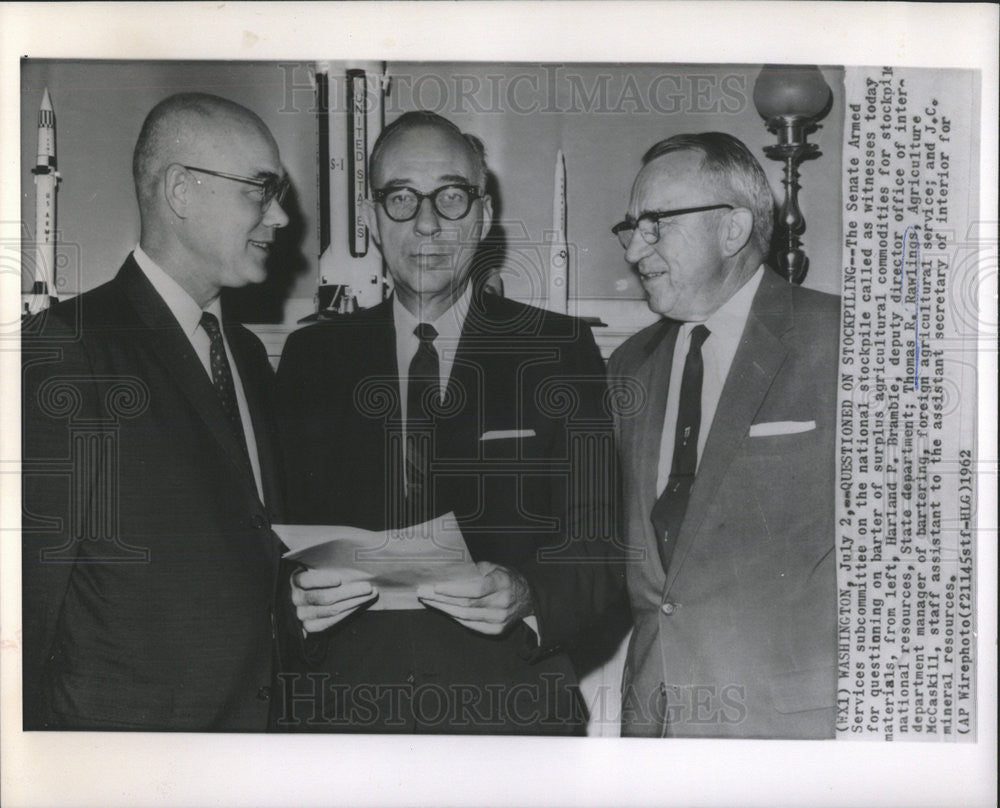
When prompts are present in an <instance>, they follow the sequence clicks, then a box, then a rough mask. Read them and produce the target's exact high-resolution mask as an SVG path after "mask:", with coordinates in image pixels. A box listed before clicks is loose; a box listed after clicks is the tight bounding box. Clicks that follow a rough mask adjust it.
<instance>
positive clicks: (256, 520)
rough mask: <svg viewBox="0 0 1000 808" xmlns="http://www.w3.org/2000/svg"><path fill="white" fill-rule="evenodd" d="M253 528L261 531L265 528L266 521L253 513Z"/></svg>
mask: <svg viewBox="0 0 1000 808" xmlns="http://www.w3.org/2000/svg"><path fill="white" fill-rule="evenodd" d="M253 526H254V527H255V528H257V530H261V529H263V528H265V527H267V520H266V519H265V518H264V517H263V516H261V515H260V514H259V513H255V514H254V515H253Z"/></svg>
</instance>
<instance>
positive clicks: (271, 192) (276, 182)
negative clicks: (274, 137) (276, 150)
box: [182, 166, 291, 211]
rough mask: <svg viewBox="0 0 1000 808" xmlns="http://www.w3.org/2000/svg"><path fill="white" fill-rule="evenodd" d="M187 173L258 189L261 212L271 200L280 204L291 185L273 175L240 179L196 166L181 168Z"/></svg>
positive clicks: (286, 179) (284, 178) (287, 181)
mask: <svg viewBox="0 0 1000 808" xmlns="http://www.w3.org/2000/svg"><path fill="white" fill-rule="evenodd" d="M182 167H183V168H186V169H187V170H188V171H197V172H198V173H199V174H208V175H210V176H212V177H221V178H222V179H224V180H233V181H234V182H244V183H246V184H247V185H253V186H255V187H256V188H259V189H260V199H258V200H257V201H258V202H260V209H261V210H262V211H264V210H267V206H268V205H270V204H271V200H272V199H277V200H278V204H279V205H280V204H281V203H282V200H284V198H285V194H286V193H287V192H288V187H289V185H291V183H290V182H289V180H288V177H279V176H277V175H275V174H267V175H265V176H263V177H241V176H240V175H239V174H227V173H226V172H225V171H212V170H211V169H208V168H197V167H196V166H182Z"/></svg>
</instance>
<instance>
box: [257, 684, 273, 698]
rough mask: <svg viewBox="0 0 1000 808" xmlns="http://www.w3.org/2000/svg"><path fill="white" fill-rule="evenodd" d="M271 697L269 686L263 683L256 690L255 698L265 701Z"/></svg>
mask: <svg viewBox="0 0 1000 808" xmlns="http://www.w3.org/2000/svg"><path fill="white" fill-rule="evenodd" d="M270 698H271V688H270V687H268V686H267V685H264V686H263V687H262V688H261V689H260V690H258V691H257V699H258V700H259V701H267V700H268V699H270Z"/></svg>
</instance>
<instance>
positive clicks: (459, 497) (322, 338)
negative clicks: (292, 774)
mask: <svg viewBox="0 0 1000 808" xmlns="http://www.w3.org/2000/svg"><path fill="white" fill-rule="evenodd" d="M371 176H372V178H373V186H374V189H375V190H374V193H373V197H374V199H373V200H372V201H369V202H368V203H367V204H366V215H367V221H368V225H369V228H370V230H371V233H372V237H373V239H374V240H375V243H376V244H377V245H378V247H379V249H380V251H381V253H382V255H383V257H384V259H385V262H386V265H387V267H388V270H389V273H390V275H391V277H392V279H393V282H394V287H395V292H394V295H393V297H392V299H390V300H387V301H386V302H384V303H382V304H380V305H378V306H375V307H374V308H372V309H369V310H366V311H361V312H358V313H357V314H354V315H349V316H346V317H343V318H340V319H338V320H335V321H332V322H328V323H321V324H318V325H315V326H312V327H309V328H307V329H304V330H302V331H299V332H297V333H295V334H293V335H292V336H291V337H290V338H289V340H288V343H287V346H286V348H285V351H284V354H283V356H282V360H281V364H280V367H279V371H278V384H279V410H280V417H281V421H282V433H283V438H284V440H283V445H284V450H285V453H286V460H287V464H288V469H289V486H288V488H289V495H290V500H289V512H290V515H291V517H292V518H293V519H294V520H295V521H297V522H300V523H306V524H349V525H356V526H360V527H363V528H368V529H373V530H383V529H387V528H393V527H400V526H405V525H408V524H414V523H419V522H422V521H424V520H426V519H428V518H431V517H434V516H438V515H442V514H446V513H449V512H451V513H454V514H455V516H456V517H457V520H458V524H459V526H460V528H461V530H462V533H463V535H464V538H465V541H466V544H467V546H468V548H469V551H470V553H471V556H472V559H473V560H474V561H475V562H476V567H477V569H478V573H479V574H478V575H477V576H475V577H474V578H472V579H463V580H448V579H443V580H441V581H439V582H437V583H436V585H435V586H434V587H433V588H431V589H430V590H423V591H421V592H420V594H421V603H422V605H423V608H421V609H418V610H409V611H405V610H401V611H390V610H380V609H379V603H378V598H379V593H378V591H377V590H376V588H375V587H373V586H372V585H371V584H370V583H369V582H368V581H358V580H357V576H356V575H353V574H352V572H351V571H350V570H300V571H297V572H295V573H294V574H293V575H292V576H291V582H292V586H291V590H292V592H291V596H292V598H293V601H294V603H295V605H296V607H297V614H298V617H299V619H300V620H301V622H302V626H303V627H304V630H305V631H306V632H307V633H308V635H309V636H308V637H307V639H306V641H305V656H306V659H307V664H305V665H304V666H303V668H302V671H301V672H302V673H305V674H308V675H290V676H288V677H286V684H287V685H288V687H287V688H286V691H285V705H284V706H285V709H284V710H283V711H282V717H281V718H279V724H282V725H284V726H287V727H290V728H292V729H299V730H329V731H338V730H340V731H353V732H359V731H360V732H451V733H494V734H496V733H543V734H574V733H579V732H581V731H582V729H583V725H584V720H585V718H584V713H583V711H582V710H581V709H580V705H579V703H578V695H577V692H576V684H577V683H576V678H575V674H574V671H573V669H572V667H571V665H570V663H569V660H568V658H567V656H566V655H565V653H564V649H565V648H566V647H567V645H569V644H570V643H571V642H573V640H574V639H575V638H577V637H578V636H579V635H580V633H581V632H582V631H584V630H585V628H586V627H587V626H588V625H590V624H591V623H592V622H593V621H594V620H595V619H596V618H597V616H598V615H599V614H600V613H601V611H602V610H603V609H604V607H605V605H606V604H608V603H609V602H610V601H611V600H612V599H613V598H614V596H615V594H616V592H617V591H619V589H620V586H621V579H622V565H621V564H620V563H619V564H616V563H615V561H616V559H617V558H618V553H617V550H616V547H615V543H614V525H613V523H612V522H613V519H612V516H613V514H612V509H611V508H612V505H611V499H612V496H613V491H614V470H613V469H614V463H613V461H614V458H613V450H612V448H611V447H612V434H611V422H610V417H609V416H607V415H606V405H605V393H606V387H605V375H604V367H603V364H602V361H601V357H600V355H599V353H598V350H597V347H596V345H595V343H594V339H593V336H592V334H591V333H590V330H589V328H588V327H587V326H586V325H585V324H583V323H582V322H581V321H579V320H576V319H574V318H569V317H565V316H560V315H555V314H551V313H549V312H545V311H542V310H541V309H537V308H534V307H531V306H526V305H523V304H520V303H515V302H512V301H508V300H504V299H502V298H499V297H496V296H494V295H492V294H489V293H483V294H475V293H474V292H473V288H472V285H471V284H470V283H469V277H470V271H471V269H472V266H473V263H474V261H473V259H474V255H475V252H476V248H477V247H478V245H479V243H480V241H481V240H482V239H483V237H484V235H485V234H486V231H487V229H488V228H489V226H490V223H491V219H492V200H491V198H490V196H489V195H487V194H486V193H485V182H486V166H485V160H484V154H483V147H482V144H481V143H480V142H479V141H478V139H476V138H474V137H472V136H469V135H465V134H463V133H462V132H461V131H460V130H459V129H458V128H457V127H455V126H454V124H452V123H451V122H449V121H447V120H446V119H444V118H442V117H440V116H438V115H435V114H433V113H427V112H413V113H407V114H406V115H403V116H402V117H400V118H399V119H397V120H396V121H395V122H393V123H392V124H391V125H389V126H388V127H386V129H385V130H384V131H383V132H382V134H381V135H380V136H379V138H378V140H377V142H376V143H375V146H374V148H373V151H372V156H371Z"/></svg>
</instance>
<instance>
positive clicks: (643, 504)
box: [622, 320, 680, 563]
mask: <svg viewBox="0 0 1000 808" xmlns="http://www.w3.org/2000/svg"><path fill="white" fill-rule="evenodd" d="M679 330H680V328H679V324H678V323H676V322H674V321H672V320H666V321H664V323H663V325H662V327H661V328H660V329H659V330H658V331H657V332H656V333H655V334H654V335H653V336H652V337H651V338H650V341H649V343H648V344H647V346H646V349H645V350H646V359H645V361H644V362H643V363H642V364H640V365H639V367H638V368H637V369H636V372H635V381H636V382H638V383H639V384H640V385H641V386H642V389H643V390H644V391H646V393H647V396H648V398H647V399H646V406H645V407H644V408H643V409H642V411H641V413H640V415H639V416H638V417H637V418H636V419H635V420H634V421H632V420H631V419H629V420H626V422H625V428H624V432H623V435H622V442H623V445H624V449H625V453H626V456H627V457H629V458H631V459H632V463H633V468H632V470H631V476H632V479H634V480H635V481H636V484H637V488H638V491H639V512H640V514H641V516H642V518H643V522H642V525H643V531H642V536H644V537H645V543H646V545H647V546H646V548H645V549H646V550H647V553H648V554H649V557H650V558H654V559H657V563H659V558H660V553H659V550H658V547H657V544H658V542H659V537H658V536H657V535H656V532H655V531H654V530H653V527H652V524H651V522H650V521H649V515H650V513H651V512H652V510H653V505H654V504H655V503H656V497H657V495H658V494H659V492H658V491H657V490H656V477H657V471H658V469H659V465H660V442H661V439H662V435H663V420H664V417H665V415H666V408H667V390H668V388H669V387H670V366H671V360H672V358H673V354H674V346H675V345H676V344H677V334H678V332H679ZM630 422H631V423H632V424H633V425H632V427H631V428H629V427H628V424H629V423H630ZM636 538H638V537H634V538H633V540H635V539H636Z"/></svg>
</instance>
